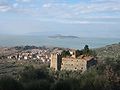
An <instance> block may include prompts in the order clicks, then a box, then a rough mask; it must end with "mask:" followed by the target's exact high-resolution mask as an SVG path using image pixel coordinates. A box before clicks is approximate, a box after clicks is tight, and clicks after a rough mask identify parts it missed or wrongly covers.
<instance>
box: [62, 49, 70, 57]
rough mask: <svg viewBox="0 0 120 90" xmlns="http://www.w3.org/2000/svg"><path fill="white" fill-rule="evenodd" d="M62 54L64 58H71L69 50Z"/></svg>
mask: <svg viewBox="0 0 120 90" xmlns="http://www.w3.org/2000/svg"><path fill="white" fill-rule="evenodd" d="M61 54H62V57H67V56H70V52H69V50H67V51H66V50H63V51H62V53H61Z"/></svg>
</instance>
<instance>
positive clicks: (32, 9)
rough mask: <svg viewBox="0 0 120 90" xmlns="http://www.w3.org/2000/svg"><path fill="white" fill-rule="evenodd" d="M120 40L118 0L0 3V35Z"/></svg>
mask: <svg viewBox="0 0 120 90" xmlns="http://www.w3.org/2000/svg"><path fill="white" fill-rule="evenodd" d="M33 34H35V35H49V34H50V35H52V34H53V35H54V34H64V35H77V36H80V37H108V38H113V37H114V38H120V0H0V35H33Z"/></svg>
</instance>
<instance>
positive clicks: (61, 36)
mask: <svg viewBox="0 0 120 90" xmlns="http://www.w3.org/2000/svg"><path fill="white" fill-rule="evenodd" d="M48 38H60V39H65V38H71V39H74V38H79V37H78V36H71V35H68V36H66V35H61V34H58V35H53V36H48Z"/></svg>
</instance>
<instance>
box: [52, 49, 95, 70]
mask: <svg viewBox="0 0 120 90" xmlns="http://www.w3.org/2000/svg"><path fill="white" fill-rule="evenodd" d="M96 63H97V61H96V60H95V59H94V57H92V56H83V55H81V56H79V57H77V56H76V53H75V51H74V52H73V55H71V56H70V57H66V58H62V56H61V54H60V53H52V54H51V63H50V68H54V69H55V70H79V71H81V72H84V71H86V70H87V69H88V68H89V67H90V66H93V65H95V64H96Z"/></svg>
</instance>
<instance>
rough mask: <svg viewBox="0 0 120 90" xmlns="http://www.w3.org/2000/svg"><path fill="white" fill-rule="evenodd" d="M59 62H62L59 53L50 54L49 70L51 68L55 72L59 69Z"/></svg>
mask: <svg viewBox="0 0 120 90" xmlns="http://www.w3.org/2000/svg"><path fill="white" fill-rule="evenodd" d="M61 62H62V56H61V54H59V53H52V54H51V62H50V68H53V69H55V70H60V69H61Z"/></svg>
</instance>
